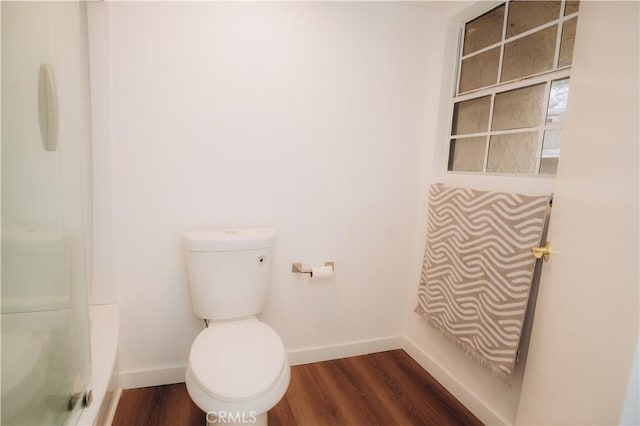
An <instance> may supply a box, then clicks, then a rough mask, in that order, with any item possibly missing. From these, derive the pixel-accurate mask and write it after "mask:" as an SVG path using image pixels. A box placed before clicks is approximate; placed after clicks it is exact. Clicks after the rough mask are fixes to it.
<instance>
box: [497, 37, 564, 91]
mask: <svg viewBox="0 0 640 426" xmlns="http://www.w3.org/2000/svg"><path fill="white" fill-rule="evenodd" d="M557 33H558V27H557V26H555V25H554V26H553V27H549V28H546V29H544V30H541V31H538V32H535V33H533V34H531V35H528V36H526V37H523V38H521V39H518V40H515V41H512V42H509V43H507V44H506V45H505V46H504V62H503V66H502V78H501V81H503V82H504V81H510V80H514V79H516V78H520V77H526V76H529V75H532V74H537V73H539V72H542V71H548V70H550V69H552V68H553V59H554V56H555V50H556V34H557Z"/></svg>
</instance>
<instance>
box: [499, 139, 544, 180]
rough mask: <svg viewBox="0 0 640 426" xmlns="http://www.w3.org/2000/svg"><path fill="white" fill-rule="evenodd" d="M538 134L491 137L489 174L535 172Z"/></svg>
mask: <svg viewBox="0 0 640 426" xmlns="http://www.w3.org/2000/svg"><path fill="white" fill-rule="evenodd" d="M537 148H538V132H529V133H513V134H508V135H494V136H491V140H490V142H489V161H488V162H487V172H489V173H526V174H534V173H535V171H536V160H537V158H536V157H537V156H536V151H537Z"/></svg>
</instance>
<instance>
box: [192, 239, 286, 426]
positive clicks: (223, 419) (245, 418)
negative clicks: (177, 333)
mask: <svg viewBox="0 0 640 426" xmlns="http://www.w3.org/2000/svg"><path fill="white" fill-rule="evenodd" d="M275 236H276V232H275V230H274V229H273V228H243V229H204V230H196V231H187V232H184V233H183V240H184V247H185V252H186V258H187V269H188V275H189V287H190V289H191V302H192V306H193V312H194V313H195V315H196V316H198V317H199V318H202V319H203V320H204V322H205V324H208V325H207V326H206V328H204V330H202V331H201V332H200V334H198V336H197V337H196V339H195V340H194V342H193V344H192V345H191V351H190V353H189V363H188V365H187V373H186V384H187V391H188V392H189V396H190V397H191V399H192V400H193V402H194V403H195V404H196V405H197V406H198V407H200V409H201V410H203V411H204V412H205V413H207V424H208V425H260V426H262V425H267V411H269V410H270V409H271V408H273V407H274V406H275V405H276V404H277V403H278V401H280V399H282V397H283V396H284V394H285V392H286V391H287V387H288V386H289V378H290V375H291V368H290V366H289V362H288V360H287V354H286V353H285V350H284V346H283V344H282V340H281V339H280V336H278V334H277V333H276V332H275V331H274V330H273V329H272V328H271V327H269V326H268V325H267V324H265V323H263V322H261V321H260V320H258V318H257V317H256V315H257V314H259V313H260V312H261V311H262V309H263V307H264V303H265V300H266V296H267V292H268V287H269V282H270V278H271V265H272V247H273V242H274V240H275Z"/></svg>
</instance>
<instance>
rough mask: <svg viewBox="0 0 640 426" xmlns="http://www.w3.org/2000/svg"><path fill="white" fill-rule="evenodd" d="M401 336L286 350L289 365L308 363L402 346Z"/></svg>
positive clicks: (402, 339) (402, 338)
mask: <svg viewBox="0 0 640 426" xmlns="http://www.w3.org/2000/svg"><path fill="white" fill-rule="evenodd" d="M403 342H404V337H403V336H389V337H382V338H379V339H368V340H358V341H355V342H348V343H338V344H335V345H326V346H314V347H310V348H302V349H294V350H289V351H287V355H288V356H289V363H290V364H291V365H300V364H310V363H312V362H320V361H329V360H332V359H339V358H347V357H350V356H358V355H366V354H371V353H375V352H383V351H390V350H393V349H400V348H402V344H403Z"/></svg>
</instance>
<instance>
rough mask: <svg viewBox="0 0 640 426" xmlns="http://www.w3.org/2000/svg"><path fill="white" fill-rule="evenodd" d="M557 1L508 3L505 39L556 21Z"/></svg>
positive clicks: (557, 15)
mask: <svg viewBox="0 0 640 426" xmlns="http://www.w3.org/2000/svg"><path fill="white" fill-rule="evenodd" d="M559 16H560V2H559V1H512V2H511V3H509V18H508V19H507V38H509V37H513V36H515V35H518V34H520V33H523V32H525V31H528V30H530V29H532V28H535V27H538V26H540V25H543V24H546V23H547V22H551V21H553V20H554V19H558V17H559Z"/></svg>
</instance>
